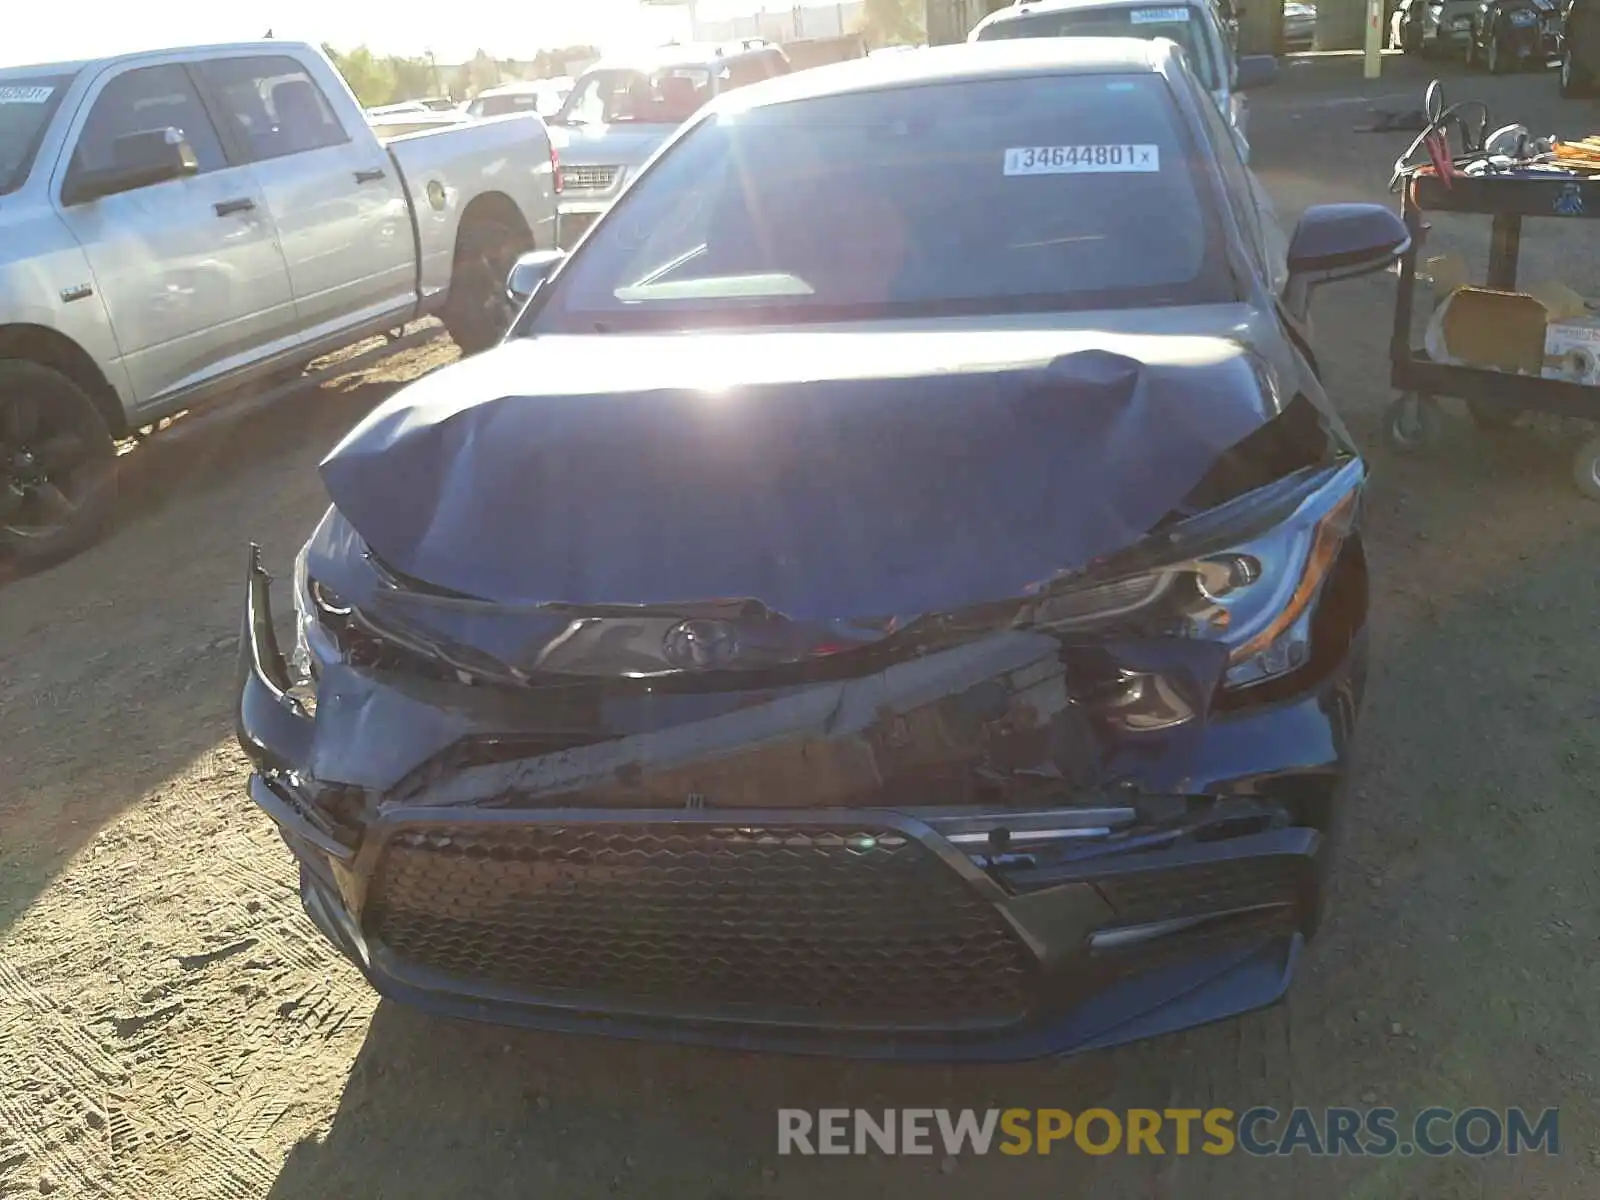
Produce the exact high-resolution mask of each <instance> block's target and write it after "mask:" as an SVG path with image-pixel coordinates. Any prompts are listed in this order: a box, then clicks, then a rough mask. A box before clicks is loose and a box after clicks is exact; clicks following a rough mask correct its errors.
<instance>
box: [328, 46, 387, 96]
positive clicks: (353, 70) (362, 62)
mask: <svg viewBox="0 0 1600 1200" xmlns="http://www.w3.org/2000/svg"><path fill="white" fill-rule="evenodd" d="M322 49H323V50H324V51H325V52H326V53H327V55H328V57H329V58H331V59H332V60H333V65H334V66H336V67H338V68H339V74H341V75H343V76H344V79H345V82H346V83H348V84H349V85H350V90H351V91H352V92H354V93H355V94H356V99H357V100H359V101H361V103H362V105H363V106H364V107H366V108H371V107H373V106H374V105H377V104H388V103H390V101H391V100H392V99H393V97H394V91H395V71H394V60H393V59H387V58H375V57H373V54H372V51H371V50H368V49H367V48H366V47H365V46H357V47H356V48H355V49H354V50H352V51H350V53H348V54H341V53H340V52H339V51H337V50H335V49H334V48H333V47H332V46H329V45H326V44H324V45H323V47H322Z"/></svg>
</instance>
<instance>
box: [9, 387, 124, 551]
mask: <svg viewBox="0 0 1600 1200" xmlns="http://www.w3.org/2000/svg"><path fill="white" fill-rule="evenodd" d="M116 499H117V448H116V443H115V442H113V441H112V439H111V432H110V430H109V429H107V428H106V422H105V418H104V417H102V416H101V415H100V410H99V409H98V408H96V407H95V403H94V401H93V400H92V399H91V398H90V396H89V394H88V393H87V392H85V391H84V390H83V389H82V388H81V387H79V386H78V385H77V384H76V383H74V382H73V381H72V380H71V379H68V378H67V377H66V376H65V375H63V374H61V372H59V371H54V370H51V369H50V368H49V367H45V366H41V365H40V364H38V363H35V362H28V361H26V360H24V359H0V557H5V556H8V555H9V556H10V557H11V558H13V559H14V560H17V561H20V562H23V563H26V564H29V565H42V564H44V563H48V562H55V561H57V560H59V559H63V558H67V557H69V556H71V555H73V554H76V553H78V551H80V550H82V549H83V548H84V547H86V546H88V545H89V544H90V543H91V542H93V541H94V540H95V539H96V538H98V537H99V536H100V534H101V532H102V531H103V530H104V529H105V526H106V523H107V521H108V520H109V519H110V517H111V514H112V512H113V510H114V509H115V507H116Z"/></svg>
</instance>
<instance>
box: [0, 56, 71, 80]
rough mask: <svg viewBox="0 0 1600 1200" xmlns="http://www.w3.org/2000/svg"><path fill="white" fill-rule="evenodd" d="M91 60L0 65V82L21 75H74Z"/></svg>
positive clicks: (17, 77)
mask: <svg viewBox="0 0 1600 1200" xmlns="http://www.w3.org/2000/svg"><path fill="white" fill-rule="evenodd" d="M91 61H93V60H92V59H82V60H80V61H78V62H56V63H17V64H16V65H14V66H9V67H0V83H3V82H4V81H5V80H7V79H21V78H22V77H23V76H28V77H30V78H31V77H32V76H35V75H76V74H77V73H78V72H79V71H81V70H83V69H84V68H85V67H87V66H88V65H89V63H90V62H91Z"/></svg>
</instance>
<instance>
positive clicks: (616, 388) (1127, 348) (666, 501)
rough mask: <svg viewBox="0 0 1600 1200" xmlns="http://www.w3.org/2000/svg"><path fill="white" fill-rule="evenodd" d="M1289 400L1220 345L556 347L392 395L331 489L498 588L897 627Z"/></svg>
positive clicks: (1162, 485) (364, 514)
mask: <svg viewBox="0 0 1600 1200" xmlns="http://www.w3.org/2000/svg"><path fill="white" fill-rule="evenodd" d="M1274 403H1275V400H1274V398H1273V397H1272V396H1271V395H1270V394H1269V393H1268V392H1267V391H1266V389H1264V387H1263V383H1262V379H1261V374H1260V372H1259V370H1258V368H1257V366H1256V364H1255V362H1254V361H1253V359H1252V357H1251V356H1250V354H1249V353H1248V352H1247V351H1246V350H1245V349H1243V348H1242V347H1241V346H1240V345H1239V344H1238V343H1236V342H1233V341H1230V340H1226V339H1221V338H1209V337H1176V336H1171V337H1152V336H1134V335H1113V334H1106V333H1101V332H1083V333H1076V332H1050V333H1034V332H1024V333H997V332H994V331H973V332H971V333H967V332H955V333H951V332H948V331H945V332H940V333H931V332H908V333H899V332H874V333H871V334H861V333H836V332H824V331H815V332H779V333H728V334H701V335H693V336H691V335H659V334H658V335H641V336H593V337H544V338H538V339H528V340H522V341H516V342H512V343H509V344H507V345H505V346H503V347H501V348H499V349H497V350H494V351H491V352H489V353H487V354H483V355H480V356H478V357H476V358H472V359H469V360H466V361H465V362H463V363H460V364H457V365H455V366H452V367H448V368H446V369H444V370H442V371H439V372H436V373H435V374H433V375H431V376H429V377H427V378H425V379H423V380H421V381H419V382H417V383H415V384H413V385H411V386H410V387H407V388H405V389H404V390H403V391H401V392H399V393H397V394H396V395H395V396H394V397H392V398H391V399H390V400H389V401H387V402H386V403H385V404H383V405H382V406H380V407H379V408H378V409H376V410H375V411H374V412H372V413H371V414H370V415H369V416H368V417H367V418H366V419H365V420H364V421H362V423H361V424H360V425H358V426H357V427H356V428H355V429H354V430H352V431H351V433H350V434H349V435H348V436H347V437H346V438H345V439H344V440H343V441H342V442H341V443H340V444H339V445H338V446H337V447H335V449H334V450H333V451H332V452H331V453H330V454H329V455H328V457H327V458H326V459H325V460H324V462H323V464H322V477H323V480H324V482H325V484H326V486H327V489H328V492H329V494H330V496H331V498H332V500H333V503H334V504H335V506H336V507H337V508H338V509H339V510H340V512H341V513H342V514H343V515H344V517H345V518H346V519H347V520H348V521H349V522H350V523H351V524H352V525H353V526H354V528H355V529H356V531H357V532H358V533H359V534H360V535H361V537H362V538H363V539H364V540H365V542H366V544H367V545H368V546H369V547H370V548H371V549H372V550H373V551H374V552H375V553H376V554H377V556H378V557H379V558H381V559H382V560H383V561H384V562H385V563H387V564H388V566H390V567H391V568H393V569H395V570H397V571H399V572H402V573H404V574H405V575H408V576H411V577H414V578H417V579H420V580H424V581H426V582H429V583H432V584H434V585H438V586H441V587H445V588H449V589H453V590H455V591H459V592H464V593H467V594H469V595H472V596H476V597H479V598H482V599H485V600H491V601H495V602H497V603H518V604H526V603H543V602H562V603H568V604H578V605H589V604H645V603H659V604H672V603H682V602H692V601H703V600H708V599H713V598H728V597H739V598H746V597H748V598H754V599H759V600H761V601H762V602H764V603H765V604H766V605H767V606H768V607H769V608H771V609H773V610H775V611H778V612H781V613H784V614H786V615H787V616H789V617H791V618H794V619H796V620H804V621H819V622H830V623H831V622H838V621H842V620H877V619H881V618H884V617H889V616H913V615H917V614H922V613H928V612H936V611H950V610H954V609H958V608H961V607H965V606H967V605H970V604H972V603H976V602H979V601H984V600H997V599H1005V598H1010V597H1015V596H1018V595H1021V594H1024V593H1025V592H1026V591H1027V590H1029V589H1031V588H1033V587H1034V586H1036V585H1038V584H1040V583H1042V582H1045V581H1048V580H1049V579H1050V578H1051V577H1052V576H1053V575H1055V574H1056V573H1058V572H1060V571H1063V570H1070V569H1075V568H1078V567H1081V566H1083V565H1085V564H1087V563H1089V562H1091V561H1093V560H1094V559H1096V558H1098V557H1100V556H1103V555H1105V554H1108V553H1110V552H1113V551H1116V550H1119V549H1122V548H1124V547H1126V546H1128V545H1130V544H1131V543H1133V542H1134V541H1136V540H1138V539H1139V538H1140V537H1141V536H1143V535H1144V534H1145V533H1146V532H1148V531H1149V530H1150V528H1151V527H1152V526H1153V525H1154V524H1155V523H1156V522H1157V521H1159V520H1160V519H1161V518H1162V517H1163V516H1165V515H1166V514H1167V513H1168V512H1170V511H1171V510H1172V509H1173V508H1174V506H1175V505H1177V504H1178V502H1179V501H1180V500H1181V499H1182V498H1183V497H1184V496H1185V494H1186V493H1188V492H1189V491H1190V489H1191V488H1193V487H1194V486H1195V484H1196V483H1198V482H1199V481H1200V479H1201V478H1202V476H1203V475H1204V474H1205V473H1206V471H1207V469H1208V468H1209V467H1210V466H1211V465H1212V464H1213V463H1214V462H1215V461H1216V459H1217V458H1218V456H1219V455H1221V454H1222V453H1223V452H1224V451H1225V450H1227V449H1228V448H1229V447H1230V446H1233V445H1234V444H1235V443H1237V442H1238V441H1240V440H1241V439H1242V438H1243V437H1245V435H1247V434H1248V433H1250V432H1251V431H1252V430H1254V429H1256V428H1257V427H1259V426H1260V425H1261V424H1262V423H1263V421H1264V420H1265V419H1266V418H1268V417H1270V416H1272V415H1274V413H1275V411H1276V409H1275V408H1274V407H1273V405H1274Z"/></svg>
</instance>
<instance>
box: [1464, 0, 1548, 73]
mask: <svg viewBox="0 0 1600 1200" xmlns="http://www.w3.org/2000/svg"><path fill="white" fill-rule="evenodd" d="M1560 39H1561V15H1560V13H1559V12H1558V11H1557V10H1556V5H1555V0H1479V3H1478V4H1477V5H1476V7H1475V8H1474V10H1473V17H1472V40H1471V41H1470V42H1469V43H1468V45H1467V65H1468V66H1483V67H1486V68H1487V69H1488V70H1489V72H1490V73H1491V74H1494V75H1503V74H1505V73H1506V72H1507V71H1517V70H1526V69H1529V68H1533V67H1537V68H1538V69H1539V70H1541V71H1542V70H1544V69H1545V68H1546V67H1548V66H1549V65H1550V62H1551V60H1552V59H1554V58H1555V57H1556V55H1557V54H1558V53H1559V50H1560Z"/></svg>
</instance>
